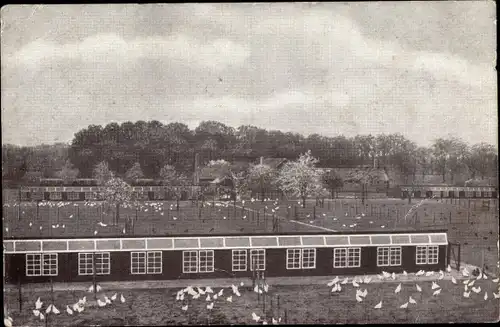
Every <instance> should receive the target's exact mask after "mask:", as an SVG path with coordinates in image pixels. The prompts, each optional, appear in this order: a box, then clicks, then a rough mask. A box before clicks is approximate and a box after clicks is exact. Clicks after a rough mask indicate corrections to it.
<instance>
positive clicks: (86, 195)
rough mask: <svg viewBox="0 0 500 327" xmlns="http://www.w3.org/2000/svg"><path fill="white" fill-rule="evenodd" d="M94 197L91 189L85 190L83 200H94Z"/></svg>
mask: <svg viewBox="0 0 500 327" xmlns="http://www.w3.org/2000/svg"><path fill="white" fill-rule="evenodd" d="M95 198H96V197H95V194H94V192H91V191H87V192H85V200H94V199H95Z"/></svg>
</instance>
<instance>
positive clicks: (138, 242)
mask: <svg viewBox="0 0 500 327" xmlns="http://www.w3.org/2000/svg"><path fill="white" fill-rule="evenodd" d="M447 244H448V237H447V234H446V232H444V231H436V232H429V231H427V232H413V233H408V232H406V233H394V232H393V233H373V232H371V233H359V232H358V233H356V234H331V233H330V234H302V235H300V234H299V235H231V236H203V237H197V236H189V237H186V236H184V237H136V238H92V239H90V238H87V239H52V240H48V239H35V240H4V250H5V252H6V253H33V252H81V251H91V252H108V251H131V250H162V251H168V250H196V249H234V248H240V249H246V248H264V249H265V248H293V247H297V248H318V247H319V248H321V247H332V246H345V247H352V246H356V247H357V246H384V245H405V246H412V245H413V246H417V245H447Z"/></svg>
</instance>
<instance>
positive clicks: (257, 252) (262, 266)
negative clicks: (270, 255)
mask: <svg viewBox="0 0 500 327" xmlns="http://www.w3.org/2000/svg"><path fill="white" fill-rule="evenodd" d="M254 268H255V270H266V250H265V249H253V250H250V270H251V271H253V270H254Z"/></svg>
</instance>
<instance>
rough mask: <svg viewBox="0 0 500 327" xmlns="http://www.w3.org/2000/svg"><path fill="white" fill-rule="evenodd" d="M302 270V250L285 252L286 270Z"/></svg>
mask: <svg viewBox="0 0 500 327" xmlns="http://www.w3.org/2000/svg"><path fill="white" fill-rule="evenodd" d="M301 268H302V249H287V250H286V269H287V270H296V269H301Z"/></svg>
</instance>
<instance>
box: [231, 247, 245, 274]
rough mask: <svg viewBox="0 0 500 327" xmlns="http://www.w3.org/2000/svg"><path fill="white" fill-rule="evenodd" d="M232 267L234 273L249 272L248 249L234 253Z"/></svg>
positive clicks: (234, 251)
mask: <svg viewBox="0 0 500 327" xmlns="http://www.w3.org/2000/svg"><path fill="white" fill-rule="evenodd" d="M231 257H232V266H233V271H247V270H248V265H247V262H248V251H247V250H246V249H240V250H233V251H232V255H231Z"/></svg>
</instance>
